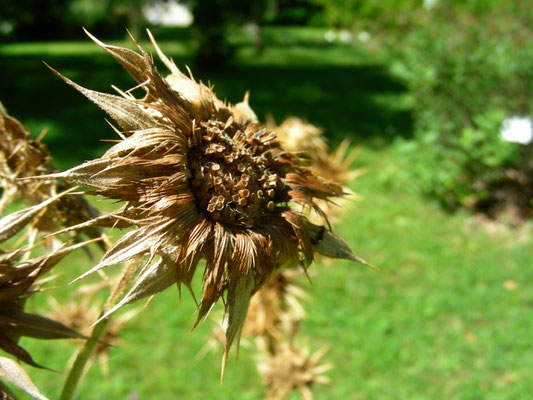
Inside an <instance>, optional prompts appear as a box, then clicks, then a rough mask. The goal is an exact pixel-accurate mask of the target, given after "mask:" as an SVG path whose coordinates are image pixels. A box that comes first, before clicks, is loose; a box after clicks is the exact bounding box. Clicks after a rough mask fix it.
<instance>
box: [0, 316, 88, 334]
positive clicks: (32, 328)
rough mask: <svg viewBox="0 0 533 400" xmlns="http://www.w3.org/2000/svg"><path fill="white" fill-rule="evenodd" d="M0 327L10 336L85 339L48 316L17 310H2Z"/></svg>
mask: <svg viewBox="0 0 533 400" xmlns="http://www.w3.org/2000/svg"><path fill="white" fill-rule="evenodd" d="M0 328H1V329H2V332H4V333H8V334H10V335H11V336H28V337H33V338H37V339H87V337H86V336H84V335H82V334H80V333H78V332H76V331H74V330H72V329H70V328H68V327H66V326H65V325H63V324H60V323H59V322H56V321H53V320H51V319H50V318H46V317H41V316H39V315H35V314H28V313H25V312H22V311H19V310H11V311H3V312H2V313H1V315H0Z"/></svg>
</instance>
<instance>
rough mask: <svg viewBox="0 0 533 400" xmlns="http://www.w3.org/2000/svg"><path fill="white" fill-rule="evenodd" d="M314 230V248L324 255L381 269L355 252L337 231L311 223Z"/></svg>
mask: <svg viewBox="0 0 533 400" xmlns="http://www.w3.org/2000/svg"><path fill="white" fill-rule="evenodd" d="M310 226H311V231H312V234H311V235H312V243H313V249H314V250H315V251H316V252H317V253H319V254H322V255H323V256H326V257H330V258H340V259H345V260H351V261H356V262H358V263H360V264H363V265H366V266H367V267H370V268H373V269H376V270H379V269H378V268H377V267H375V266H373V265H372V264H369V263H367V262H366V261H365V260H363V259H362V258H361V257H359V256H358V255H357V254H355V253H354V252H353V251H352V250H351V249H350V248H349V247H348V245H347V244H346V242H345V241H344V240H343V239H342V238H341V237H340V236H339V235H337V234H336V233H335V232H333V231H331V230H329V229H327V228H326V227H324V226H317V225H314V224H310Z"/></svg>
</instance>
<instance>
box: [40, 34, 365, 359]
mask: <svg viewBox="0 0 533 400" xmlns="http://www.w3.org/2000/svg"><path fill="white" fill-rule="evenodd" d="M91 38H92V39H93V40H94V41H95V42H96V43H97V44H98V45H99V46H101V47H102V48H103V49H104V50H105V51H107V52H108V53H109V54H111V55H112V56H113V57H114V58H115V59H116V60H117V61H118V62H119V63H120V64H121V65H122V66H123V67H124V68H125V69H126V70H127V71H128V72H129V73H130V75H131V76H132V77H133V78H134V79H135V80H136V81H137V83H138V86H137V87H138V88H142V89H143V90H144V92H145V95H144V96H143V97H142V98H136V97H134V96H133V95H132V90H133V89H132V90H130V91H127V92H122V91H120V90H118V89H117V90H118V92H119V93H120V94H121V95H120V96H116V95H111V94H105V93H99V92H95V91H92V90H89V89H85V88H83V87H81V86H79V85H77V84H76V83H74V82H72V81H70V80H69V79H67V78H65V77H63V76H62V75H60V74H59V73H57V72H56V73H57V74H58V75H59V76H60V77H61V78H62V79H64V80H65V82H67V83H68V84H69V85H71V86H73V87H74V88H76V89H77V90H79V91H80V92H81V93H82V94H84V95H85V96H86V97H88V98H89V99H90V100H91V101H93V102H94V103H96V104H97V105H98V106H100V107H101V108H102V109H103V110H105V111H106V112H107V113H108V114H109V115H110V116H111V117H112V118H113V119H114V120H115V121H116V122H117V123H118V124H119V125H120V127H121V128H122V132H119V131H118V130H117V133H118V134H119V136H120V137H121V140H120V141H119V142H118V143H117V144H116V145H114V146H113V147H111V148H110V149H109V150H108V151H107V152H106V153H105V154H104V155H103V156H102V157H100V158H98V159H95V160H92V161H88V162H86V163H84V164H82V165H80V166H77V167H75V168H72V169H70V170H68V171H65V172H62V173H58V174H53V175H52V176H49V177H47V178H50V177H54V178H64V179H65V180H67V181H68V182H71V183H76V184H81V185H85V186H88V187H90V188H94V189H96V190H95V191H93V192H91V193H93V194H95V195H99V196H104V197H107V198H111V199H116V200H119V201H122V202H123V206H122V207H121V208H120V209H118V210H116V211H114V212H111V213H109V214H108V215H105V216H102V217H99V218H95V219H93V220H92V221H91V222H89V223H85V224H81V225H78V226H77V227H74V228H72V229H75V228H81V227H87V226H97V225H106V226H110V225H115V226H118V227H120V228H122V227H134V228H135V229H133V230H131V231H130V232H128V233H126V234H125V235H124V236H122V237H121V238H120V239H119V240H118V241H117V242H116V243H115V244H114V245H113V246H112V247H111V249H109V250H108V251H107V252H106V254H104V256H103V257H102V259H101V260H100V262H99V264H98V265H96V266H95V267H94V268H92V269H91V270H90V271H88V272H87V273H86V274H84V275H83V276H85V275H87V274H89V273H92V272H95V271H97V270H100V269H101V268H104V267H108V266H111V265H115V264H119V263H122V262H124V261H126V260H129V259H132V258H134V257H142V256H146V257H147V262H146V264H145V265H144V267H143V268H142V270H141V272H140V273H139V274H138V275H136V277H135V278H134V284H133V286H132V288H131V290H130V291H129V292H126V293H125V294H124V295H123V297H122V299H121V300H120V301H118V303H117V305H116V306H115V307H113V308H111V309H110V310H108V313H107V314H106V315H105V316H104V317H106V316H107V315H109V314H111V313H112V312H114V311H115V310H116V309H118V308H120V307H121V306H123V305H124V304H127V303H129V302H132V301H134V300H137V299H140V298H142V297H146V296H149V295H153V294H155V293H157V292H160V291H161V290H164V289H165V288H167V287H168V286H170V285H172V284H174V283H176V284H178V286H180V285H181V284H183V285H185V286H186V287H188V288H189V289H190V287H191V280H192V277H193V275H194V273H195V270H196V267H197V265H198V263H199V262H200V261H201V260H205V264H206V266H205V270H204V273H203V293H202V297H201V300H200V303H199V306H198V319H197V323H198V321H200V320H201V319H202V318H204V317H205V316H206V315H207V314H208V313H209V311H210V310H211V309H212V307H213V305H214V304H215V303H216V302H217V300H218V299H219V298H221V297H223V298H224V303H225V312H226V316H227V321H228V328H227V330H226V342H225V346H224V357H223V365H225V360H226V357H227V353H228V351H229V348H230V346H231V344H232V342H233V341H234V339H235V338H236V337H239V334H240V331H241V328H242V326H243V323H244V320H245V317H246V312H247V310H248V305H249V302H250V298H251V296H252V295H253V294H254V293H255V292H257V290H258V289H259V288H260V287H261V286H263V285H264V284H265V282H267V280H268V279H269V278H270V277H271V276H272V275H273V274H274V273H276V272H277V271H279V270H280V269H281V268H282V267H291V266H294V265H297V264H300V265H301V266H303V267H307V266H308V265H309V264H310V263H311V262H312V261H313V256H314V253H315V252H319V253H322V254H325V255H327V256H330V257H339V258H346V259H351V260H356V261H360V262H363V263H364V261H363V260H361V259H360V258H359V257H357V256H356V255H355V254H354V253H353V252H352V251H351V250H350V249H349V248H348V246H347V245H346V244H345V243H344V241H343V240H342V239H341V238H340V237H338V236H337V235H335V234H334V233H333V232H331V230H330V229H329V228H328V227H327V226H318V225H314V224H312V223H311V222H309V221H308V220H307V218H306V217H305V216H304V215H302V214H301V213H299V212H297V211H294V210H293V209H291V207H290V205H291V204H300V205H303V206H306V207H308V208H311V209H313V210H314V211H315V212H316V213H318V214H319V215H324V214H323V212H322V211H321V210H320V208H319V207H318V206H317V205H316V203H315V200H316V199H322V200H326V199H329V198H331V197H335V196H341V195H342V194H343V192H342V190H341V188H340V186H338V185H336V184H334V183H330V182H327V181H325V180H324V179H322V178H320V177H318V176H317V175H315V174H314V173H313V172H312V171H311V170H310V169H308V168H305V167H302V166H301V162H300V161H301V160H300V159H299V158H298V157H297V156H295V155H293V154H291V153H289V152H287V151H285V150H284V149H283V148H282V147H281V146H280V143H279V141H278V140H277V137H276V134H275V133H273V132H269V131H267V130H266V129H264V128H263V127H262V126H260V125H259V124H257V123H256V122H255V121H254V117H255V114H253V111H251V109H250V107H249V105H248V104H247V102H246V101H243V102H242V103H240V104H239V105H237V106H231V105H228V104H226V103H224V102H222V101H221V100H219V99H218V98H217V97H216V96H215V95H214V93H213V92H212V91H211V89H210V88H208V87H206V86H205V85H203V84H202V83H198V82H196V81H195V80H194V79H193V78H192V75H190V74H189V76H186V75H184V74H183V73H182V72H181V71H180V70H179V69H178V68H177V67H176V65H175V64H174V63H173V62H172V61H171V60H169V59H168V58H167V57H166V56H165V55H164V54H163V53H162V52H161V51H160V49H159V48H158V47H157V44H156V43H155V42H154V45H155V46H156V50H157V52H158V54H159V56H160V58H161V59H162V61H163V62H164V64H165V65H166V66H167V67H168V68H169V69H170V71H171V74H170V75H169V76H168V77H167V78H163V77H162V76H161V75H160V74H159V73H158V72H157V70H156V68H155V66H154V63H153V60H152V58H151V56H150V55H149V54H147V53H146V52H145V51H144V50H143V49H142V48H141V47H140V46H139V45H138V44H137V43H136V44H137V48H138V52H135V51H133V50H129V49H126V48H121V47H116V46H110V45H106V44H104V43H101V42H100V41H98V40H97V39H95V38H94V37H92V36H91ZM134 89H135V88H134ZM41 178H43V177H41ZM325 222H326V221H323V223H325ZM365 264H366V263H365ZM83 276H82V277H83ZM80 278H81V277H80Z"/></svg>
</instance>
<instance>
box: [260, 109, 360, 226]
mask: <svg viewBox="0 0 533 400" xmlns="http://www.w3.org/2000/svg"><path fill="white" fill-rule="evenodd" d="M267 125H268V126H269V127H270V128H271V129H273V130H275V131H276V132H277V134H278V137H279V139H280V142H281V144H282V146H283V147H284V148H285V149H286V150H288V151H292V152H296V153H301V154H303V156H304V157H306V158H307V159H308V162H309V167H310V169H311V170H312V171H313V172H314V173H315V174H317V175H318V176H321V177H322V178H324V179H326V180H328V181H330V182H334V183H336V184H337V185H339V186H341V187H342V190H343V192H344V194H345V195H347V196H345V197H341V198H339V199H336V200H335V202H334V203H332V202H331V201H329V199H326V200H321V199H318V200H317V201H316V203H317V205H318V206H319V207H320V208H321V209H322V211H324V213H325V214H326V216H327V217H328V218H329V219H330V221H335V220H336V218H337V217H339V214H340V212H341V211H345V210H346V208H347V206H349V205H351V204H352V202H350V201H347V200H349V199H357V197H358V196H357V194H356V193H354V192H353V191H351V190H350V189H349V188H348V184H349V183H351V182H352V181H353V180H354V179H355V178H357V177H358V176H359V175H361V174H362V173H363V172H364V171H363V170H362V169H352V168H351V165H352V164H353V162H354V161H355V159H356V158H357V156H358V154H359V148H358V147H356V148H354V149H353V150H351V151H349V148H350V140H349V139H344V140H343V141H342V142H341V144H340V145H339V147H337V149H335V150H334V151H331V150H330V149H329V146H328V145H327V143H326V140H325V138H324V132H323V130H322V129H321V128H319V127H317V126H315V125H313V124H311V123H309V122H306V121H303V120H302V119H300V118H298V117H289V118H286V119H285V120H284V121H283V122H282V123H281V125H279V126H276V122H275V120H274V119H273V118H272V117H269V120H268V123H267ZM309 217H310V219H311V221H313V222H316V221H317V219H316V218H315V217H314V215H313V214H310V215H309Z"/></svg>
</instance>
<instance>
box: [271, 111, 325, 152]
mask: <svg viewBox="0 0 533 400" xmlns="http://www.w3.org/2000/svg"><path fill="white" fill-rule="evenodd" d="M267 126H268V127H269V128H270V129H272V130H274V129H275V130H276V133H277V135H278V138H279V141H280V142H281V144H282V146H283V148H285V149H286V150H287V151H291V152H295V153H301V152H304V153H306V154H307V155H309V156H312V155H313V154H315V153H317V152H319V151H322V152H326V151H327V145H326V141H325V139H324V131H323V130H322V129H321V128H319V127H317V126H315V125H313V124H311V123H309V122H305V121H303V120H302V119H300V118H298V117H289V118H286V119H285V120H284V121H283V122H282V123H281V125H279V126H276V122H275V121H274V119H273V118H269V120H268V123H267Z"/></svg>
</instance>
